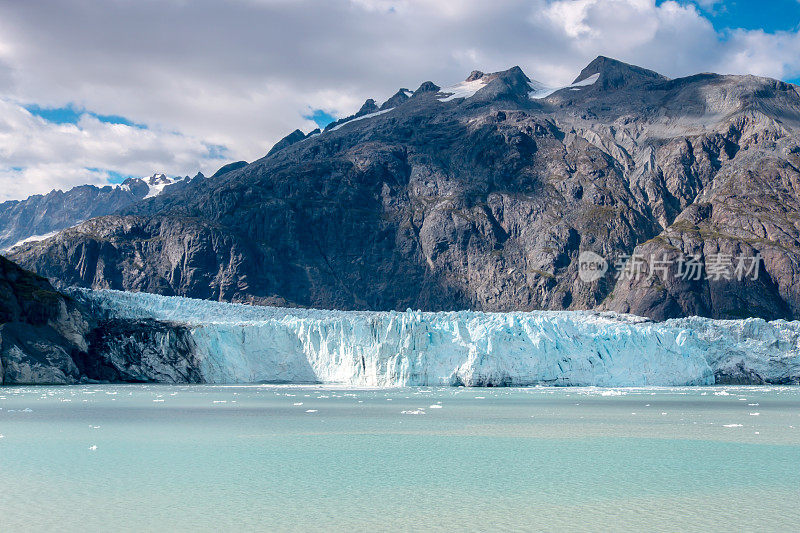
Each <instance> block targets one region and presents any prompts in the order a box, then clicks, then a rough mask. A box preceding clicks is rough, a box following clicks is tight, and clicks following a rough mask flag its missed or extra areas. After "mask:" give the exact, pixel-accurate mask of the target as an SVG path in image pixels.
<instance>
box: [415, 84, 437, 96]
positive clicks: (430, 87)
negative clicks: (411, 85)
mask: <svg viewBox="0 0 800 533" xmlns="http://www.w3.org/2000/svg"><path fill="white" fill-rule="evenodd" d="M439 89H441V87H439V86H438V85H436V84H435V83H433V82H432V81H426V82H423V83H422V85H420V86H419V89H417V90H416V91H414V94H413V95H412V96H419V95H421V94H425V93H436V92H439Z"/></svg>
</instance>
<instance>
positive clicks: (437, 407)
mask: <svg viewBox="0 0 800 533" xmlns="http://www.w3.org/2000/svg"><path fill="white" fill-rule="evenodd" d="M441 408H442V406H441V405H439V404H437V403H435V404H433V405H431V406H430V409H441Z"/></svg>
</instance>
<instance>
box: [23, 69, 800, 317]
mask: <svg viewBox="0 0 800 533" xmlns="http://www.w3.org/2000/svg"><path fill="white" fill-rule="evenodd" d="M799 126H800V95H799V94H798V90H797V87H795V86H793V85H791V84H787V83H783V82H780V81H776V80H772V79H766V78H758V77H753V76H721V75H716V74H699V75H695V76H689V77H686V78H680V79H668V78H666V77H664V76H661V75H659V74H657V73H655V72H653V71H650V70H646V69H643V68H639V67H635V66H631V65H627V64H624V63H621V62H618V61H615V60H612V59H608V58H603V57H600V58H597V59H596V60H595V61H593V62H592V63H591V64H590V65H588V66H587V67H586V68H585V69H583V71H582V72H581V73H580V75H579V76H578V77H577V78H576V79H575V81H574V82H573V83H572V84H571V85H569V86H567V87H561V88H550V87H546V86H544V85H543V84H541V83H539V82H536V81H534V80H532V79H530V78H529V77H528V76H526V74H525V73H523V71H522V70H521V69H519V68H517V67H515V68H512V69H510V70H508V71H505V72H498V73H492V74H483V73H480V72H473V73H472V74H471V75H470V76H469V78H467V80H466V81H464V82H462V83H459V84H457V85H455V86H452V87H445V88H440V87H439V86H437V85H436V84H434V83H432V82H426V83H423V84H422V85H421V86H420V87H419V88H418V89H417V90H416V91H413V92H412V91H410V90H406V89H401V90H399V91H398V92H397V93H396V94H394V95H393V96H392V97H391V98H390V99H388V100H387V101H386V102H383V103H380V104H379V103H377V102H375V101H372V100H368V101H367V102H366V103H365V104H364V106H363V107H362V108H361V109H360V110H359V111H358V113H356V114H355V115H353V116H351V117H347V118H346V119H342V120H340V121H338V122H336V123H334V124H331V125H330V126H328V127H327V128H325V131H322V132H312V134H309V135H305V134H303V133H302V132H299V131H296V132H294V133H292V134H290V135H289V136H287V137H286V138H285V139H283V140H282V141H281V142H279V143H278V144H277V145H276V146H275V147H274V148H273V149H272V150H270V152H269V154H268V155H267V156H266V157H264V158H262V159H260V160H258V161H255V162H253V163H250V164H248V165H245V166H238V165H234V167H233V168H232V169H230V170H229V171H226V172H224V173H222V174H221V175H219V176H216V177H214V178H197V179H192V180H187V181H186V182H185V183H182V184H181V186H180V187H174V186H172V187H166V188H164V189H163V191H161V193H160V194H158V195H156V196H153V197H151V198H141V199H136V200H135V201H132V202H129V203H128V204H126V205H125V206H121V207H119V208H118V209H116V210H115V211H114V212H113V213H114V214H111V215H108V216H102V217H99V218H91V219H90V220H87V221H85V222H83V223H80V224H78V225H77V226H75V227H72V228H69V229H65V230H63V231H61V232H60V233H58V234H57V235H55V236H52V237H49V238H47V239H45V240H42V241H39V242H35V243H27V244H24V245H21V246H18V247H16V248H14V249H13V251H12V253H11V255H10V257H11V258H12V259H14V260H15V261H17V262H19V263H20V264H22V265H23V266H24V267H26V268H29V269H32V270H34V271H36V272H37V273H39V274H41V275H43V276H47V277H48V278H51V279H54V280H57V282H58V283H59V284H60V285H77V286H82V287H92V288H112V289H121V290H133V291H144V292H152V293H158V294H162V295H181V296H189V297H195V298H203V299H212V300H222V301H238V302H254V303H262V304H280V305H287V306H302V307H316V308H327V309H345V310H346V309H372V310H404V309H406V308H409V307H410V308H414V309H422V310H463V309H480V310H487V311H525V310H534V309H550V310H559V309H573V310H574V309H595V308H601V309H610V310H616V311H623V312H631V313H635V314H639V315H644V316H649V317H652V318H656V319H664V318H670V317H680V316H689V315H701V316H707V317H714V318H741V317H745V316H758V317H763V318H767V319H775V318H798V317H800V286H798V283H800V281H799V280H800V255H799V252H800V248H799V247H800V226H799V225H798V223H799V222H798V221H799V219H800V210H799V209H798V208H799V207H800V206H799V205H798V196H797V187H798V183H800V170H799V169H800V137H799V136H798V131H800V130H798V127H799ZM84 218H89V216H87V217H84ZM15 238H16V237H15ZM14 242H16V241H14ZM585 252H593V253H594V254H597V255H598V256H601V257H602V258H603V259H604V260H605V261H606V263H607V265H609V266H610V268H608V269H607V270H606V271H604V272H600V274H599V276H597V277H592V278H591V279H589V280H588V281H587V279H586V278H585V277H582V276H581V275H580V260H579V258H580V257H581V254H582V253H585ZM629 256H635V257H641V258H643V261H644V267H643V271H644V272H646V274H647V275H642V276H632V277H626V276H622V277H621V279H617V278H618V274H619V272H618V269H616V268H614V266H616V265H622V264H623V263H624V260H625V259H626V258H629ZM753 257H758V258H759V262H758V264H757V265H755V267H754V269H749V270H748V272H747V274H748V275H746V276H740V277H738V278H730V277H729V276H720V275H715V273H718V270H716V269H717V268H718V266H719V265H718V262H719V261H720V258H723V259H725V260H727V261H728V262H730V261H735V260H736V259H737V258H753ZM686 258H689V259H691V261H693V264H694V265H695V267H696V268H697V272H698V273H699V274H698V276H697V277H694V276H688V277H687V276H680V275H678V274H680V272H679V270H680V269H681V268H682V267H684V266H685V265H684V263H683V261H684V260H685V259H686ZM655 260H658V261H664V262H665V263H666V264H668V265H670V266H669V267H668V268H667V269H662V268H655V267H656V265H655V264H654V261H655ZM751 266H752V265H751ZM684 273H685V272H684Z"/></svg>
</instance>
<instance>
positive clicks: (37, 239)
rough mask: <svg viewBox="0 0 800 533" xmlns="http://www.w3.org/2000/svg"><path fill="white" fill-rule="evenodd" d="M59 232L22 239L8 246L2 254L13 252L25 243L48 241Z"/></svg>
mask: <svg viewBox="0 0 800 533" xmlns="http://www.w3.org/2000/svg"><path fill="white" fill-rule="evenodd" d="M59 231H61V230H58V231H51V232H49V233H45V234H44V235H31V236H30V237H26V238H25V239H22V240H20V241H17V242H15V243H14V244H12V245H11V246H9V247H8V248H5V249H4V250H3V251H4V252H9V251H11V250H13V249H14V248H16V247H17V246H22V245H23V244H26V243H29V242H39V241H43V240H45V239H49V238H50V237H53V236H55V235H56V234H58V232H59Z"/></svg>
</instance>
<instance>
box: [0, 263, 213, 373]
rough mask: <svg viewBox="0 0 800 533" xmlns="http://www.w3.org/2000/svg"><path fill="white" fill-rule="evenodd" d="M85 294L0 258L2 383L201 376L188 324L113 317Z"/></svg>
mask: <svg viewBox="0 0 800 533" xmlns="http://www.w3.org/2000/svg"><path fill="white" fill-rule="evenodd" d="M79 296H80V295H79ZM82 300H83V299H82V298H80V297H79V298H77V299H76V298H73V297H70V296H67V295H64V294H62V293H60V292H58V291H56V290H55V289H54V288H53V287H52V285H50V283H49V282H48V281H47V280H46V279H44V278H42V277H39V276H37V275H36V274H33V273H31V272H28V271H26V270H23V269H22V268H20V267H19V266H17V265H15V264H14V263H12V262H11V261H9V260H7V259H5V258H4V257H2V256H0V385H2V384H5V385H11V384H70V383H77V382H80V381H86V380H89V381H114V382H162V383H195V382H198V381H199V380H200V377H199V374H198V371H197V369H196V367H197V363H196V360H195V359H194V356H193V353H194V347H193V341H192V339H191V336H190V335H189V333H188V331H187V330H186V328H184V327H181V326H178V325H175V324H170V323H166V322H159V321H155V320H119V319H117V320H109V319H106V318H105V317H104V315H103V314H101V313H98V312H96V310H95V309H93V308H92V306H91V305H90V304H88V305H87V303H86V302H84V301H82Z"/></svg>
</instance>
